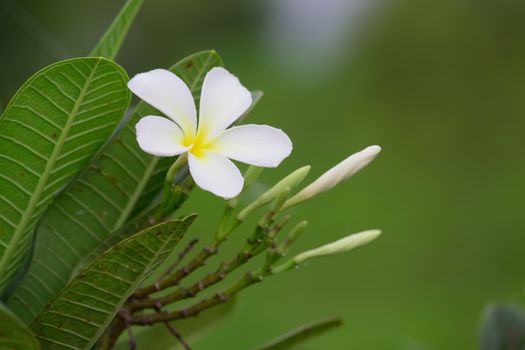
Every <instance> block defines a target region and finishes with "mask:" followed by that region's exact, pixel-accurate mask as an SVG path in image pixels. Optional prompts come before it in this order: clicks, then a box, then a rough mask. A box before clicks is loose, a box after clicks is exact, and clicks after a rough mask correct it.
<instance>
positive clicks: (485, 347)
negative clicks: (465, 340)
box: [480, 304, 525, 350]
mask: <svg viewBox="0 0 525 350" xmlns="http://www.w3.org/2000/svg"><path fill="white" fill-rule="evenodd" d="M480 349H481V350H502V349H516V350H518V349H525V308H524V307H523V306H521V305H517V304H496V305H490V306H489V307H487V309H486V310H485V314H484V316H483V320H482V325H481V333H480Z"/></svg>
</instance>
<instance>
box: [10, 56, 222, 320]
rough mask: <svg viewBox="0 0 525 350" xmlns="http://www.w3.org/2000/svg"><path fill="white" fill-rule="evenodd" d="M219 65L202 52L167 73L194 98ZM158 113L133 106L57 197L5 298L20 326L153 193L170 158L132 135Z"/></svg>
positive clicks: (150, 197)
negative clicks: (22, 273)
mask: <svg viewBox="0 0 525 350" xmlns="http://www.w3.org/2000/svg"><path fill="white" fill-rule="evenodd" d="M220 65H221V59H220V58H219V56H218V55H217V54H216V53H215V52H214V51H204V52H200V53H197V54H194V55H191V56H189V57H187V58H185V59H184V60H182V61H180V62H179V63H177V64H176V65H175V66H174V67H173V68H172V69H171V70H172V71H173V72H175V73H176V74H178V75H179V76H180V77H181V78H182V79H184V80H185V81H186V83H187V84H188V85H189V86H190V88H191V90H192V92H193V93H194V95H195V96H196V97H197V96H199V94H200V88H201V85H202V81H203V79H204V75H205V74H206V73H207V71H208V70H209V69H211V68H212V67H214V66H220ZM158 113H159V112H157V111H156V110H155V109H153V108H152V107H150V106H149V105H147V104H145V103H142V102H141V103H139V105H138V106H137V108H136V110H135V112H134V114H133V116H132V117H131V120H130V121H129V122H128V123H127V124H126V125H125V126H124V128H123V129H122V130H121V131H120V133H119V135H118V137H117V138H116V139H114V140H113V141H112V142H111V143H110V144H109V145H108V146H107V147H106V148H105V149H104V151H103V152H102V154H101V155H100V156H99V158H98V159H97V160H96V162H94V163H93V164H92V165H91V166H90V167H89V169H88V170H87V171H86V172H84V173H83V174H82V176H81V177H80V178H79V179H77V181H76V182H75V183H73V184H72V186H70V187H69V188H68V189H67V191H65V192H63V193H61V195H60V196H59V197H58V198H57V199H56V200H55V202H54V203H53V205H52V206H51V208H50V209H49V211H48V213H47V214H46V216H45V218H44V219H43V220H42V222H41V223H40V225H39V227H38V234H37V242H36V247H35V253H34V258H33V264H32V266H31V268H30V270H29V272H28V274H27V276H26V278H25V279H24V281H23V282H22V284H20V286H19V287H18V289H17V290H16V292H15V294H14V295H13V296H12V297H11V298H10V300H9V306H10V307H11V309H12V310H14V311H15V312H16V314H17V315H19V317H20V318H22V319H23V320H24V321H25V322H27V323H30V322H31V321H32V320H33V319H34V317H35V315H36V314H37V313H39V312H40V311H41V310H42V308H43V307H44V306H45V305H46V304H47V303H48V302H49V301H50V300H51V299H52V298H53V296H54V295H55V294H56V293H58V292H59V291H60V290H61V289H62V288H63V287H64V286H65V285H66V283H67V282H68V281H69V280H70V278H71V275H72V273H73V271H74V270H75V267H76V266H77V265H78V263H79V262H81V261H82V260H83V259H84V258H85V257H86V256H87V255H89V253H91V252H92V251H93V250H94V249H95V248H96V247H97V246H99V244H100V243H101V242H103V241H105V240H106V239H107V237H108V236H110V234H112V233H114V232H116V231H118V230H119V229H120V228H121V227H122V225H123V224H124V223H125V222H126V221H127V220H128V219H129V218H130V217H131V218H133V217H134V216H135V215H136V214H137V213H138V212H139V211H141V210H142V209H144V208H145V207H146V206H147V205H148V204H149V203H150V202H151V201H152V199H153V198H154V197H155V196H156V195H157V194H158V193H159V191H160V189H161V186H162V185H163V183H164V176H165V173H166V171H167V169H168V167H169V166H170V165H171V163H172V162H173V159H172V158H159V157H152V156H150V155H148V154H147V153H145V152H142V150H140V148H139V147H138V144H137V141H136V136H135V124H136V123H137V122H138V121H139V120H140V118H142V117H143V116H145V115H149V114H158ZM135 232H137V230H134V231H133V232H132V233H135ZM104 250H105V249H104Z"/></svg>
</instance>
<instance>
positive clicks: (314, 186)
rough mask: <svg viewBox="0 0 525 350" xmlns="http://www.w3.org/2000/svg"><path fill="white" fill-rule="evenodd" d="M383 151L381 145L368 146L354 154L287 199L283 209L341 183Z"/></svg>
mask: <svg viewBox="0 0 525 350" xmlns="http://www.w3.org/2000/svg"><path fill="white" fill-rule="evenodd" d="M380 151H381V147H379V146H368V147H367V148H365V149H364V150H362V151H359V152H357V153H354V154H352V155H351V156H349V157H348V158H346V159H345V160H343V161H342V162H340V163H339V164H337V165H336V166H334V167H333V168H331V169H330V170H328V171H327V172H325V173H324V174H323V175H321V176H319V178H318V179H317V180H315V181H314V182H312V183H311V184H309V185H308V186H306V187H305V188H303V189H302V190H301V191H300V192H299V193H297V194H296V195H295V196H293V197H292V198H290V199H289V200H287V201H286V203H285V204H284V206H283V208H282V209H281V210H285V209H287V208H289V207H291V206H293V205H296V204H298V203H301V202H304V201H305V200H307V199H310V198H312V197H315V196H317V195H318V194H320V193H323V192H326V191H328V190H330V189H332V188H333V187H335V186H337V185H338V184H339V183H341V182H343V181H345V180H347V179H348V178H350V177H352V176H353V175H354V174H355V173H357V172H358V171H359V170H361V169H363V168H364V167H365V166H367V165H368V164H369V163H370V162H371V161H372V160H374V158H375V157H376V156H377V155H378V154H379V152H380Z"/></svg>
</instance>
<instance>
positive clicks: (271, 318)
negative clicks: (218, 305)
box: [0, 0, 525, 350]
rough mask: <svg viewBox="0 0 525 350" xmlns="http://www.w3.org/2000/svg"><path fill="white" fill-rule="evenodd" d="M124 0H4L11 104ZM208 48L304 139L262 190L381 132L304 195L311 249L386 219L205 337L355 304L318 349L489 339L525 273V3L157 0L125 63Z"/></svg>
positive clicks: (410, 348) (254, 337)
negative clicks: (373, 233)
mask: <svg viewBox="0 0 525 350" xmlns="http://www.w3.org/2000/svg"><path fill="white" fill-rule="evenodd" d="M122 3H123V1H107V0H90V1H76V0H75V1H73V0H46V1H36V0H33V1H30V0H24V1H14V0H2V1H1V3H0V11H1V13H2V21H1V23H0V39H1V44H2V51H1V56H0V63H1V64H0V70H1V71H0V72H1V79H0V100H1V101H2V104H3V105H5V104H6V103H7V102H8V100H9V98H10V97H11V96H12V94H13V93H14V92H15V91H16V89H17V88H18V86H20V84H22V83H23V82H24V81H25V79H27V78H28V77H29V76H30V75H31V74H32V73H33V72H35V71H36V70H37V69H39V68H41V67H43V66H45V65H47V64H49V63H52V62H53V61H56V60H58V59H62V58H66V57H70V56H81V55H85V54H86V53H87V52H88V51H89V50H90V48H91V46H92V45H93V44H94V43H95V42H96V41H97V39H98V37H99V36H100V35H101V33H102V32H103V31H104V30H105V28H106V27H107V25H108V24H109V23H110V21H111V20H112V18H113V16H114V15H115V14H116V12H117V11H118V9H119V8H120V6H121V5H122ZM208 48H214V49H216V50H217V51H218V52H219V53H220V54H221V55H222V56H223V58H224V61H225V64H226V67H227V68H228V69H229V70H230V71H232V72H234V73H235V74H236V75H238V76H239V77H240V78H241V81H242V82H243V83H244V84H245V85H246V86H247V87H249V88H251V89H261V90H264V91H265V97H264V99H263V100H262V102H261V103H260V104H259V105H258V106H257V108H256V110H255V111H254V112H253V113H252V116H251V117H250V122H256V123H268V124H271V125H275V126H278V127H280V128H282V129H284V130H285V131H286V132H287V133H288V134H289V135H290V136H291V138H292V139H293V141H294V145H295V147H294V153H293V155H292V156H291V157H290V158H289V159H288V160H287V161H286V162H285V163H284V164H283V165H282V166H281V167H280V168H278V169H275V170H267V171H265V172H264V173H263V176H262V178H261V181H260V183H259V184H258V190H259V191H262V190H263V189H264V188H265V187H268V186H269V185H271V184H272V183H273V182H274V181H275V180H277V179H278V178H279V177H281V176H284V175H285V174H287V173H288V172H290V171H291V170H293V169H295V168H296V167H299V166H301V165H304V164H311V165H312V167H313V168H312V171H311V173H310V175H309V177H308V179H307V180H308V181H311V180H313V179H314V178H315V177H316V176H318V175H319V174H321V173H322V172H323V171H324V170H326V169H327V168H329V167H330V166H332V165H333V164H335V163H336V162H338V161H340V160H341V159H343V158H345V157H346V156H348V155H349V154H350V153H352V152H355V151H358V150H360V149H362V148H364V147H365V146H368V145H370V144H379V145H381V146H382V147H383V152H382V153H381V155H380V156H379V157H378V158H377V159H376V160H375V161H374V163H372V165H371V166H370V167H368V168H367V169H365V170H364V171H363V172H362V173H360V174H358V175H357V176H355V177H354V178H353V179H351V180H350V181H349V182H347V183H345V184H344V185H342V186H340V187H338V188H337V190H334V191H332V192H329V193H327V194H325V195H323V196H321V197H319V198H317V199H316V200H315V201H312V202H308V203H306V204H304V205H302V206H300V207H298V208H295V209H294V210H293V216H294V221H295V222H297V221H299V220H300V219H303V218H307V219H308V220H309V223H310V225H309V228H308V231H307V235H305V236H304V238H303V239H302V240H301V241H300V242H298V244H297V247H295V249H296V251H300V250H302V249H306V248H309V247H314V246H316V245H319V244H322V243H324V242H328V241H331V240H334V239H337V238H339V237H342V236H343V235H345V234H348V233H352V232H355V231H359V230H363V229H367V228H381V229H382V230H383V231H384V235H383V236H382V237H381V238H380V239H379V240H378V241H377V242H374V243H373V244H372V245H370V246H368V247H366V248H363V249H360V250H358V251H355V252H353V253H351V254H347V255H341V256H335V257H332V258H327V259H321V260H317V261H313V262H311V263H310V264H308V265H307V266H304V267H303V268H301V269H299V270H297V271H294V272H292V273H287V274H284V275H280V276H276V277H273V278H271V279H269V280H267V281H266V282H265V283H262V284H259V285H257V286H255V287H253V288H251V289H249V290H246V291H245V292H244V293H243V295H242V298H241V300H240V301H239V303H238V305H237V308H236V309H235V312H234V314H233V315H232V316H231V318H230V319H229V320H228V322H227V323H223V324H221V325H220V326H219V327H218V328H217V329H216V332H214V333H213V334H211V335H208V336H207V337H206V338H204V339H202V340H201V341H200V342H199V343H197V344H196V345H195V347H194V348H195V349H196V350H204V349H231V350H236V349H249V348H253V347H254V346H256V345H258V344H261V343H263V342H265V341H266V340H269V339H270V338H273V337H274V336H277V335H279V334H281V333H283V332H284V331H286V330H288V329H290V328H293V327H295V326H298V325H300V324H302V323H305V322H307V321H312V320H315V319H318V318H321V317H324V316H331V315H341V316H343V317H344V319H345V326H344V328H340V329H338V330H337V331H334V332H331V333H329V334H326V335H324V336H322V337H320V338H318V339H316V340H315V341H312V342H311V343H309V344H308V345H305V346H304V349H403V350H419V349H421V350H427V349H428V350H430V349H475V348H476V347H477V331H478V321H479V317H480V314H481V311H482V309H483V307H484V305H485V304H486V303H487V302H489V301H491V300H494V299H502V298H507V297H511V296H512V295H514V294H517V293H520V292H521V291H522V290H523V287H524V276H525V273H524V272H525V264H524V263H523V248H524V246H525V236H524V233H525V220H524V219H525V218H524V215H523V208H524V198H525V186H524V184H523V180H524V179H525V163H524V159H523V151H524V150H525V137H524V131H525V121H524V115H525V114H524V113H525V94H524V92H525V2H523V1H518V0H516V1H513V0H435V1H431V0H373V1H371V0H273V1H254V0H249V1H248V0H228V1H213V0H209V1H205V0H200V1H195V0H194V1H191V0H178V1H175V0H147V1H146V3H145V5H144V7H143V9H142V12H141V13H140V14H139V16H138V19H137V20H136V23H135V24H134V25H133V27H132V29H131V31H130V34H129V36H128V39H127V40H126V42H125V43H124V46H123V49H122V51H121V54H120V55H119V58H118V62H119V63H120V64H122V65H123V66H124V67H125V68H126V69H127V70H128V72H129V73H130V75H132V74H135V73H137V72H140V71H144V70H149V69H153V68H157V67H167V66H170V65H171V64H172V63H174V62H175V61H176V60H178V59H180V58H182V57H184V56H186V55H187V54H190V53H192V52H194V51H198V50H202V49H208ZM253 195H255V194H254V193H253V194H252V196H253ZM221 205H222V203H221V201H220V200H219V199H217V198H214V197H213V196H212V195H209V194H206V193H202V192H198V193H197V195H195V196H194V197H193V198H192V199H191V201H190V203H189V205H188V207H186V209H185V210H186V211H188V212H189V211H191V210H192V209H193V208H202V207H204V208H205V210H204V211H203V212H202V213H201V217H200V220H198V222H197V223H196V225H195V226H194V227H193V230H192V236H193V237H195V236H198V237H200V238H201V239H202V241H204V242H205V241H206V238H207V237H210V236H211V232H210V231H211V230H212V229H213V227H214V225H215V224H216V222H217V220H218V218H219V216H220V211H221ZM249 230H250V226H249V225H247V226H244V232H239V233H238V234H237V236H236V237H235V238H234V239H233V240H232V241H231V242H229V243H228V244H227V247H225V251H224V252H223V253H225V255H222V256H219V257H217V258H216V259H214V262H215V263H217V262H219V261H220V260H221V259H222V258H224V257H225V256H226V255H227V254H228V253H230V254H231V253H233V252H234V251H235V250H236V249H237V248H238V247H239V245H240V243H241V241H242V239H243V238H244V237H245V236H243V234H246V233H247V232H249ZM228 282H231V280H228Z"/></svg>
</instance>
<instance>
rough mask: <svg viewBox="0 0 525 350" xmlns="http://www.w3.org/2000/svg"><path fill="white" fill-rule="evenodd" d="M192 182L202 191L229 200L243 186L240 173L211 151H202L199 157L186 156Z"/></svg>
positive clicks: (229, 161) (227, 160)
mask: <svg viewBox="0 0 525 350" xmlns="http://www.w3.org/2000/svg"><path fill="white" fill-rule="evenodd" d="M188 163H189V166H190V173H191V176H192V177H193V180H194V181H195V183H196V184H197V186H199V187H200V188H202V189H203V190H206V191H210V192H211V193H213V194H215V195H216V196H219V197H223V198H225V199H230V198H233V197H235V196H237V195H238V194H239V193H240V192H241V190H242V186H243V184H244V179H243V177H242V175H241V172H240V171H239V169H237V167H236V166H235V164H233V163H232V161H231V160H229V159H228V158H226V157H224V156H222V155H220V154H218V153H215V152H211V151H203V152H202V154H201V155H199V157H196V156H194V155H193V154H191V153H189V154H188Z"/></svg>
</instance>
